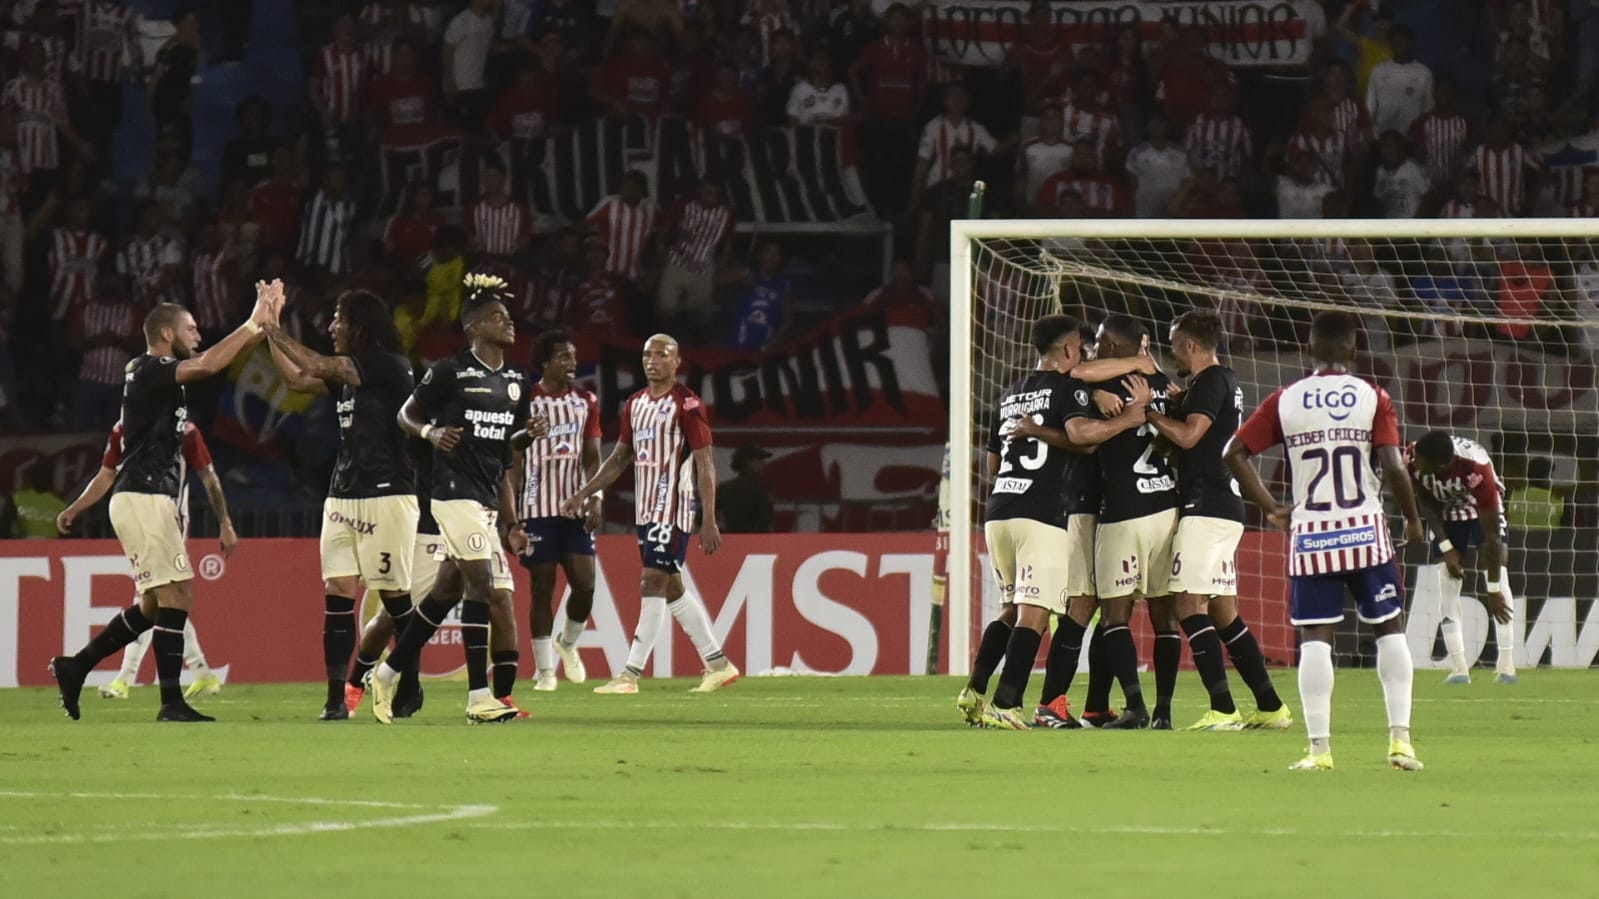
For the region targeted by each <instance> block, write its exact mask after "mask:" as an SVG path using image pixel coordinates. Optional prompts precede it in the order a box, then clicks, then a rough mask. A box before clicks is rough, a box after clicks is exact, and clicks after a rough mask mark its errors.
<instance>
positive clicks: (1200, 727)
mask: <svg viewBox="0 0 1599 899" xmlns="http://www.w3.org/2000/svg"><path fill="white" fill-rule="evenodd" d="M1243 729H1244V716H1242V715H1240V714H1238V713H1237V712H1218V711H1216V710H1215V709H1211V710H1210V711H1208V712H1206V713H1205V714H1203V715H1201V716H1200V717H1199V720H1198V721H1195V722H1194V723H1193V724H1190V725H1188V726H1187V727H1185V728H1183V730H1187V731H1206V730H1209V731H1221V730H1228V731H1231V730H1243Z"/></svg>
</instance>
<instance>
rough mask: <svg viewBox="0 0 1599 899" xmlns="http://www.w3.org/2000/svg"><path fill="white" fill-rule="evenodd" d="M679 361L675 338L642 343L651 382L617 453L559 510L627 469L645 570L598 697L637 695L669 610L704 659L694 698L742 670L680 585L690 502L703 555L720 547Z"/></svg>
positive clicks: (568, 510)
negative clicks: (622, 656)
mask: <svg viewBox="0 0 1599 899" xmlns="http://www.w3.org/2000/svg"><path fill="white" fill-rule="evenodd" d="M681 362H682V359H681V357H680V355H679V353H678V347H677V340H676V339H675V338H673V337H671V336H669V335H666V334H656V335H655V336H653V337H651V338H650V339H649V340H646V341H645V342H644V376H645V378H647V379H648V382H649V383H648V386H646V387H645V388H644V389H643V390H640V391H638V392H637V393H634V394H633V395H632V396H630V397H628V398H627V402H626V403H624V404H623V406H622V432H621V434H619V435H618V436H617V440H616V448H615V449H613V450H611V455H610V457H609V458H607V459H606V460H605V464H603V465H601V466H600V470H599V471H597V472H595V473H594V476H593V477H591V478H589V479H588V481H587V482H585V483H584V484H583V486H582V487H580V488H579V489H578V491H577V493H575V494H574V495H572V496H571V497H569V498H567V500H566V501H565V502H563V503H562V504H561V514H562V515H565V516H567V517H570V518H576V517H577V516H579V515H582V514H583V509H584V505H585V504H586V503H587V502H588V498H589V497H590V496H593V495H595V494H597V493H599V492H600V491H601V490H604V489H605V488H606V487H609V486H610V485H611V482H612V481H615V480H616V479H617V478H618V477H619V476H620V475H621V474H622V472H623V471H624V470H626V468H627V466H629V465H632V466H633V467H634V470H635V472H634V485H635V486H634V488H633V496H634V513H635V520H636V523H637V525H638V550H639V557H640V559H641V561H642V562H643V567H644V572H643V574H642V575H641V576H640V578H639V593H640V602H639V620H638V629H637V630H636V631H634V632H633V645H632V646H631V647H630V648H629V649H628V653H627V667H625V668H623V669H622V671H621V672H620V673H618V674H617V675H616V676H615V677H613V678H612V679H611V681H610V682H609V683H606V684H603V685H601V686H598V687H595V688H594V692H596V693H607V694H617V693H622V694H626V693H637V692H638V679H639V676H640V675H642V674H643V673H644V666H645V665H646V664H647V663H648V662H649V660H650V653H651V652H653V651H654V650H655V641H656V640H657V639H659V637H660V635H661V631H662V630H664V629H665V626H666V613H667V610H671V613H672V617H673V618H676V619H677V623H678V624H679V625H680V626H682V628H683V632H684V633H686V634H688V638H689V640H691V641H692V642H693V643H694V650H695V651H696V652H698V653H699V655H700V659H701V660H702V661H704V663H705V673H704V674H703V675H702V676H701V678H700V683H699V686H697V687H695V688H694V689H693V690H692V691H690V692H694V693H710V692H713V691H715V690H719V689H721V688H722V687H725V686H727V685H729V684H731V683H733V682H734V681H736V680H738V677H739V670H738V667H737V666H735V665H734V664H733V663H732V662H731V661H729V660H728V658H727V657H726V656H724V655H723V654H722V645H721V643H719V642H718V641H717V639H716V635H715V634H714V633H712V631H711V619H710V617H709V616H707V615H706V613H705V607H704V606H703V605H701V604H700V600H699V597H697V596H695V595H693V594H692V593H690V592H689V591H688V587H687V585H685V584H684V583H683V574H682V568H683V560H684V558H685V557H686V556H687V555H688V535H689V531H691V530H693V528H694V513H695V506H696V496H697V497H698V500H699V504H700V508H699V511H700V512H701V513H702V522H701V524H700V548H701V549H702V550H704V551H705V554H706V555H710V554H711V553H714V552H716V550H717V549H718V548H719V547H720V546H721V545H722V532H721V531H720V530H718V529H717V527H716V468H715V465H714V464H713V462H712V458H711V426H710V423H709V422H707V421H706V420H705V406H704V404H703V403H701V402H700V398H699V397H698V396H696V395H695V394H694V391H692V390H689V389H688V388H687V387H684V386H682V385H680V384H678V383H677V367H678V365H679V364H681Z"/></svg>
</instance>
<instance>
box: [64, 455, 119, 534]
mask: <svg viewBox="0 0 1599 899" xmlns="http://www.w3.org/2000/svg"><path fill="white" fill-rule="evenodd" d="M116 479H117V472H116V469H114V468H107V467H106V466H104V465H102V466H100V470H99V471H97V472H95V474H94V477H93V478H90V479H89V483H87V484H85V485H83V492H82V493H80V494H78V498H77V499H75V500H73V501H72V504H71V505H69V506H67V507H66V508H65V509H62V510H61V514H60V515H57V516H56V530H58V531H60V532H61V534H62V536H66V535H67V534H69V533H71V532H72V523H73V522H74V521H75V520H77V517H78V516H79V515H82V514H83V511H84V510H85V509H88V508H90V507H92V506H93V505H94V504H95V503H97V502H99V501H100V500H101V499H102V498H104V497H105V495H106V494H107V493H109V492H111V485H112V483H113V482H115V481H116Z"/></svg>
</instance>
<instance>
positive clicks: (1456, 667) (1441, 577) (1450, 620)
mask: <svg viewBox="0 0 1599 899" xmlns="http://www.w3.org/2000/svg"><path fill="white" fill-rule="evenodd" d="M1428 569H1437V584H1438V614H1439V616H1440V617H1441V618H1443V621H1442V623H1440V624H1439V629H1440V630H1442V631H1443V634H1444V649H1446V650H1448V651H1449V673H1450V674H1469V673H1470V672H1471V665H1470V664H1469V663H1467V661H1466V636H1465V634H1464V633H1463V632H1462V630H1461V627H1460V591H1461V589H1462V588H1463V587H1465V582H1464V581H1459V580H1456V579H1455V578H1452V577H1450V576H1449V573H1448V572H1447V571H1445V570H1444V563H1442V562H1435V563H1433V564H1432V565H1428V566H1427V568H1424V569H1422V572H1423V573H1425V572H1426V571H1427V570H1428ZM1418 584H1419V581H1418ZM1418 593H1419V590H1418ZM1417 598H1418V599H1419V598H1420V597H1419V596H1418V597H1417Z"/></svg>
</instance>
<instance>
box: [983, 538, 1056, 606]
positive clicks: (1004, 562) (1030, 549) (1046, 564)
mask: <svg viewBox="0 0 1599 899" xmlns="http://www.w3.org/2000/svg"><path fill="white" fill-rule="evenodd" d="M983 533H984V534H985V535H986V536H987V537H988V560H989V564H991V565H993V566H994V579H995V580H996V581H998V582H999V590H1000V600H1001V601H1002V602H1008V603H1018V604H1021V605H1026V606H1038V607H1039V608H1041V609H1048V610H1049V611H1050V612H1053V613H1054V614H1056V615H1064V614H1066V597H1067V593H1066V580H1067V573H1068V572H1067V570H1066V553H1065V552H1064V550H1065V547H1066V531H1064V530H1062V529H1061V528H1058V527H1055V526H1054V525H1048V524H1044V523H1043V522H1042V521H1034V520H1032V519H1031V518H1011V519H1007V520H1005V521H990V522H988V523H987V524H985V525H983Z"/></svg>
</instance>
